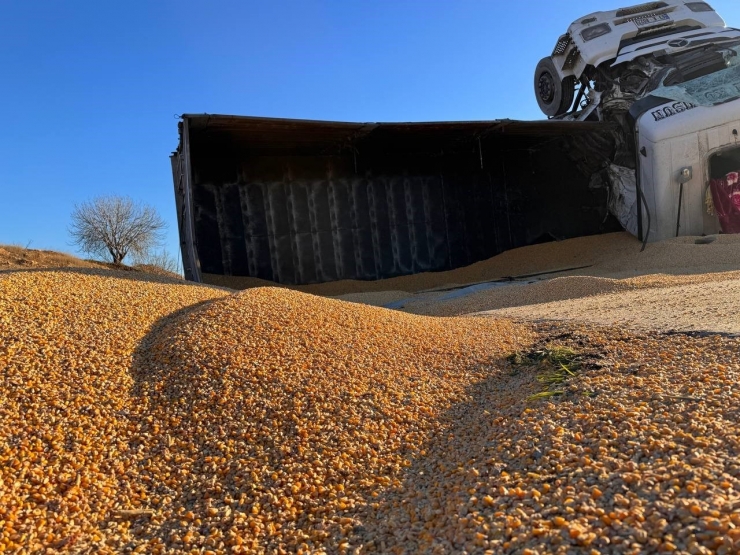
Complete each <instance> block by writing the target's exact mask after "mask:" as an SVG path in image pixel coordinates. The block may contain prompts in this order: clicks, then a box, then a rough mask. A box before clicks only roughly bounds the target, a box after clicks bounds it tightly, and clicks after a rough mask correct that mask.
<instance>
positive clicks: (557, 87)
mask: <svg viewBox="0 0 740 555" xmlns="http://www.w3.org/2000/svg"><path fill="white" fill-rule="evenodd" d="M534 94H535V97H537V104H539V106H540V110H542V113H543V114H545V115H546V116H548V117H555V116H560V115H562V114H565V113H567V112H568V110H569V109H570V107H571V106H572V105H573V100H574V98H575V94H576V78H575V77H573V76H572V75H569V76H568V77H566V78H565V79H563V80H562V81H560V79H559V77H558V71H557V69H556V68H555V63H554V62H553V61H552V58H542V60H540V63H539V64H537V69H536V70H535V72H534Z"/></svg>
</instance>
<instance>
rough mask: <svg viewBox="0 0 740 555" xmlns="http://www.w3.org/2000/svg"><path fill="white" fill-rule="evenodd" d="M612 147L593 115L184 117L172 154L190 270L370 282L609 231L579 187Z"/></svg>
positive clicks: (602, 210) (194, 275) (586, 188)
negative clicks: (381, 119) (526, 118)
mask: <svg viewBox="0 0 740 555" xmlns="http://www.w3.org/2000/svg"><path fill="white" fill-rule="evenodd" d="M584 144H589V145H591V147H590V148H589V149H581V148H578V146H577V145H584ZM613 148H614V146H613V132H612V130H611V129H610V128H609V127H608V126H605V125H603V124H600V123H584V122H562V121H544V122H522V121H478V122H441V123H338V122H324V121H303V120H286V119H271V118H253V117H236V116H218V115H184V116H183V117H182V121H181V123H180V144H179V147H178V149H177V151H176V152H175V153H173V155H172V158H171V160H172V169H173V175H174V180H175V196H176V200H177V214H178V224H179V228H180V239H181V247H182V254H183V262H184V267H185V274H186V278H187V279H189V280H193V281H203V282H206V283H209V282H215V281H218V282H219V283H223V280H222V279H221V276H231V277H233V278H237V279H234V280H232V281H231V282H230V283H232V284H234V285H236V286H238V285H239V280H238V278H239V277H253V278H261V279H264V280H268V281H272V282H276V283H281V284H287V285H299V284H309V283H321V282H327V281H334V280H342V279H358V280H377V279H383V278H388V277H395V276H401V275H408V274H413V273H418V272H427V271H439V270H449V269H453V268H458V267H461V266H465V265H468V264H471V263H473V262H476V261H479V260H484V259H487V258H490V257H492V256H494V255H496V254H498V253H501V252H503V251H505V250H508V249H511V248H515V247H521V246H525V245H531V244H534V243H539V242H543V241H550V240H553V239H564V238H569V237H577V236H582V235H589V234H596V233H600V232H605V231H614V230H617V229H620V228H619V224H618V223H617V222H616V221H615V220H614V218H612V217H610V216H609V214H608V212H607V191H606V190H604V189H603V188H593V187H591V186H590V185H591V176H592V174H593V173H594V171H595V169H596V168H598V167H599V166H600V165H601V163H602V162H601V159H600V157H608V156H610V154H611V151H612V150H613ZM216 278H219V279H216Z"/></svg>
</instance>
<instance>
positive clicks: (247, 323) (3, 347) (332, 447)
mask: <svg viewBox="0 0 740 555" xmlns="http://www.w3.org/2000/svg"><path fill="white" fill-rule="evenodd" d="M551 341H556V342H558V343H561V344H563V345H565V346H568V347H570V348H572V349H574V350H575V351H578V352H581V353H583V357H584V361H585V362H584V364H583V367H582V368H581V369H580V370H579V371H578V373H577V374H575V373H574V374H573V375H572V376H570V374H569V377H568V379H567V380H566V382H565V383H564V384H563V385H562V386H559V387H561V391H559V393H560V395H559V396H557V397H548V398H546V399H534V397H533V395H534V394H536V393H538V392H541V391H542V387H543V385H542V382H541V380H538V375H539V373H540V372H541V369H539V368H538V367H536V366H531V365H528V364H522V365H520V364H516V363H512V362H511V360H512V359H509V358H508V355H510V354H511V353H513V352H515V351H516V352H527V351H528V350H533V349H539V348H541V347H542V345H549V344H550V343H549V342H551ZM739 353H740V340H738V339H733V338H727V337H720V336H712V337H689V336H686V335H658V334H641V335H640V334H635V333H630V332H627V331H624V330H618V329H606V328H588V327H584V326H576V325H572V324H568V325H557V326H556V325H547V326H546V325H540V326H537V327H535V328H531V327H525V326H523V325H519V324H514V323H510V322H506V321H501V320H495V319H490V318H482V317H478V318H470V317H468V318H428V317H421V316H414V315H408V314H403V313H398V312H392V311H387V310H383V309H378V308H373V307H366V306H362V305H356V304H350V303H344V302H340V301H335V300H329V299H322V298H319V297H313V296H309V295H305V294H302V293H297V292H292V291H288V290H284V289H269V288H267V289H254V290H248V291H245V292H241V293H239V294H235V295H230V294H229V293H228V292H225V291H221V290H216V289H210V288H205V287H197V286H192V285H186V284H184V283H182V282H180V283H176V282H172V281H167V280H165V279H162V278H154V277H152V278H146V279H142V277H141V276H138V275H137V276H131V275H130V274H117V273H113V272H108V271H98V270H79V271H66V272H61V271H60V272H53V271H45V272H40V271H31V272H23V271H19V272H15V273H5V274H0V380H1V382H0V383H1V384H2V388H0V552H8V553H43V552H47V553H58V552H69V553H88V552H89V553H120V552H133V553H209V554H215V553H399V554H400V553H441V554H445V553H471V554H472V553H481V554H498V553H507V554H508V553H511V554H522V555H545V554H548V553H555V554H563V555H566V554H571V553H572V554H580V553H586V554H589V555H599V554H622V553H627V554H630V553H633V554H638V553H664V552H665V553H671V552H672V553H681V554H686V553H688V554H700V555H708V554H711V553H718V554H732V553H740V495H739V494H738V492H740V458H739V457H738V456H739V455H740V439H739V438H740V414H739V411H740V409H739V408H738V407H740V385H738V384H739V383H740V359H739V358H738V354H739ZM520 358H521V357H520Z"/></svg>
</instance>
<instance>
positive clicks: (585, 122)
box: [172, 1, 740, 287]
mask: <svg viewBox="0 0 740 555" xmlns="http://www.w3.org/2000/svg"><path fill="white" fill-rule="evenodd" d="M739 52H740V31H738V30H737V29H733V28H729V27H727V26H726V25H725V23H724V21H722V19H721V18H720V17H719V16H718V15H717V14H716V13H715V12H714V11H713V10H712V9H711V7H710V6H709V5H708V4H706V3H704V2H684V1H672V2H668V1H666V2H650V3H648V4H641V5H639V6H632V7H630V8H622V9H620V10H614V11H610V12H599V13H596V14H592V15H589V16H587V17H585V18H582V19H580V20H578V21H577V22H575V23H574V24H573V25H571V27H570V28H569V30H568V32H567V33H566V34H564V35H563V36H562V37H560V39H559V40H558V41H557V44H556V47H555V50H554V52H553V54H552V55H551V56H549V57H548V58H545V59H543V60H542V61H541V62H540V64H539V65H538V66H537V70H536V73H535V80H534V87H535V94H536V97H537V101H538V103H539V105H540V107H541V108H542V110H543V112H544V113H545V114H546V115H547V116H548V117H549V120H546V121H540V122H522V121H509V120H501V121H480V122H437V123H342V122H322V121H305V120H285V119H272V118H252V117H237V116H218V115H208V114H201V115H184V116H182V121H181V123H180V144H179V146H178V149H177V151H176V152H175V153H173V155H172V169H173V175H174V180H175V194H176V200H177V210H178V224H179V230H180V239H181V247H182V253H183V262H184V267H185V275H186V278H187V279H190V280H194V281H204V282H207V283H215V284H222V285H229V286H232V287H246V286H250V285H253V284H255V283H259V282H255V281H254V280H253V278H260V279H262V280H267V281H270V282H276V283H281V284H286V285H300V284H309V283H321V282H327V281H335V280H342V279H358V280H376V279H383V278H388V277H395V276H400V275H408V274H413V273H418V272H425V271H439V270H447V269H453V268H457V267H460V266H465V265H469V264H471V263H474V262H476V261H479V260H484V259H487V258H490V257H491V256H494V255H496V254H498V253H500V252H503V251H505V250H508V249H511V248H515V247H520V246H525V245H531V244H534V243H538V242H543V241H549V240H559V239H564V238H569V237H577V236H582V235H590V234H596V233H603V232H609V231H614V230H617V229H620V228H624V229H626V230H627V231H629V232H630V233H632V234H634V235H636V236H638V237H639V238H640V239H642V240H644V241H648V240H651V241H652V240H660V239H665V238H668V237H672V236H674V235H676V234H682V235H701V234H709V233H716V232H718V231H724V232H738V231H740V226H738V222H739V221H740V220H738V214H740V183H738V182H739V181H740V176H739V175H738V174H737V173H735V172H736V171H738V170H740V145H738V131H739V130H740V100H738V98H740V60H739V58H740V57H739V56H738V53H739ZM620 226H621V227H620Z"/></svg>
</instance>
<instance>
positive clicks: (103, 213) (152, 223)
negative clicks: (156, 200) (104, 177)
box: [69, 196, 167, 264]
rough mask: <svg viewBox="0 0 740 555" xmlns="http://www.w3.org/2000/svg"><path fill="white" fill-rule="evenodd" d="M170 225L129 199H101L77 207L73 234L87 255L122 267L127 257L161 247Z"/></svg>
mask: <svg viewBox="0 0 740 555" xmlns="http://www.w3.org/2000/svg"><path fill="white" fill-rule="evenodd" d="M166 227H167V224H166V223H165V222H164V220H162V218H161V217H160V216H159V214H158V213H157V211H156V210H155V209H154V208H152V207H151V206H148V205H145V204H141V203H135V202H134V201H133V200H131V199H130V198H129V197H119V196H107V197H97V198H94V199H93V200H92V201H90V202H83V203H82V204H77V205H75V207H74V210H73V211H72V224H71V225H70V227H69V233H70V235H71V236H72V240H73V242H74V244H76V245H77V246H79V247H80V249H82V250H83V251H84V252H86V253H89V254H91V255H94V256H100V257H103V258H105V257H106V256H108V255H110V256H111V257H112V258H113V263H114V264H120V263H121V262H122V261H123V259H124V258H126V255H127V254H129V253H131V254H133V255H145V254H146V253H147V252H148V251H149V250H150V249H151V248H153V247H155V246H157V245H159V244H160V243H161V241H162V239H163V231H164V229H165V228H166Z"/></svg>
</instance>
